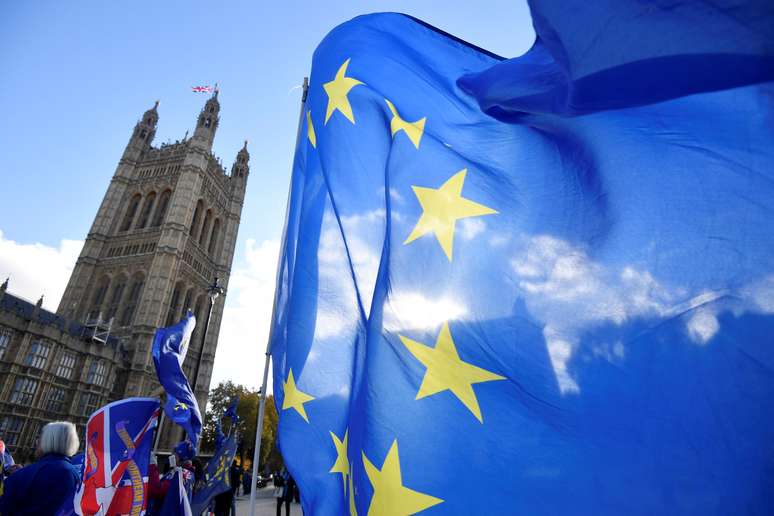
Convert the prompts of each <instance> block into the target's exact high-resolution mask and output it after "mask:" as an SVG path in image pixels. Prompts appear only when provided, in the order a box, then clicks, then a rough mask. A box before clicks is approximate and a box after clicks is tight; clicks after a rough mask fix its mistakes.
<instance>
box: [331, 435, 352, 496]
mask: <svg viewBox="0 0 774 516" xmlns="http://www.w3.org/2000/svg"><path fill="white" fill-rule="evenodd" d="M348 433H349V430H345V431H344V440H343V441H340V440H339V438H338V437H336V434H334V433H333V432H331V439H333V445H334V446H335V447H336V462H334V463H333V466H332V467H331V470H330V471H329V473H341V480H342V481H343V482H344V492H346V491H347V476H348V475H349V462H348V460H347V439H348V436H347V434H348Z"/></svg>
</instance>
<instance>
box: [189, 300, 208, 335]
mask: <svg viewBox="0 0 774 516" xmlns="http://www.w3.org/2000/svg"><path fill="white" fill-rule="evenodd" d="M205 297H206V295H205V294H199V297H197V298H196V306H195V308H194V316H196V326H195V327H194V331H193V335H191V342H199V339H200V335H201V334H202V331H204V330H203V328H204V317H205V313H204V307H205V305H206V303H205Z"/></svg>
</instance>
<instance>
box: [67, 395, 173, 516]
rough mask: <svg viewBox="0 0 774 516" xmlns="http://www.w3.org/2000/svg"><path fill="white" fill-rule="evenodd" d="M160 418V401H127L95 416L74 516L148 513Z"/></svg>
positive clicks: (90, 424)
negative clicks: (152, 455) (150, 474)
mask: <svg viewBox="0 0 774 516" xmlns="http://www.w3.org/2000/svg"><path fill="white" fill-rule="evenodd" d="M159 414H160V406H159V401H158V400H157V399H155V398H127V399H124V400H119V401H116V402H113V403H110V404H108V405H106V406H104V407H102V408H101V409H99V410H98V411H96V412H95V413H94V414H92V415H91V417H90V418H89V422H88V423H87V424H86V440H85V443H86V451H85V457H84V464H83V482H82V483H81V486H80V488H79V489H78V491H77V492H76V494H75V498H74V500H73V502H74V503H73V506H74V510H75V513H76V514H79V515H80V516H93V515H96V514H99V515H104V516H113V515H119V514H132V515H142V514H145V510H146V508H147V506H148V496H147V491H148V465H149V463H150V453H151V448H152V446H153V434H154V432H153V428H155V427H156V424H157V421H158V417H159Z"/></svg>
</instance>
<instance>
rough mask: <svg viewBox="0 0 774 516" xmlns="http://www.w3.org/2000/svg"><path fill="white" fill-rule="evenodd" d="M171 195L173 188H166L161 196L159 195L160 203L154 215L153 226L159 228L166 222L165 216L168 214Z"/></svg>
mask: <svg viewBox="0 0 774 516" xmlns="http://www.w3.org/2000/svg"><path fill="white" fill-rule="evenodd" d="M170 195H172V190H164V192H163V193H162V194H161V197H159V204H158V206H157V207H156V213H155V215H154V216H153V224H151V227H154V228H157V227H159V226H160V225H161V223H162V222H164V217H166V215H167V207H168V206H169V196H170Z"/></svg>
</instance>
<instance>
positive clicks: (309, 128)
mask: <svg viewBox="0 0 774 516" xmlns="http://www.w3.org/2000/svg"><path fill="white" fill-rule="evenodd" d="M306 137H307V138H309V143H311V144H312V147H314V148H315V149H316V148H317V135H316V134H315V133H314V124H312V112H311V111H307V112H306Z"/></svg>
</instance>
